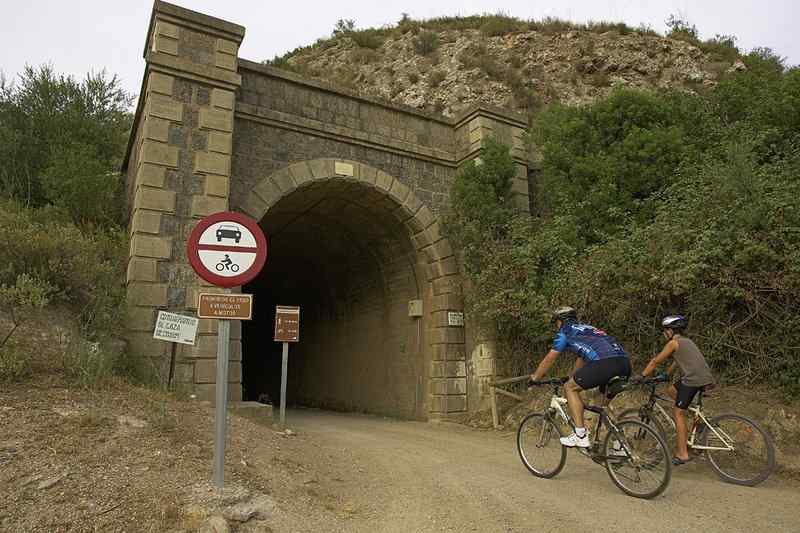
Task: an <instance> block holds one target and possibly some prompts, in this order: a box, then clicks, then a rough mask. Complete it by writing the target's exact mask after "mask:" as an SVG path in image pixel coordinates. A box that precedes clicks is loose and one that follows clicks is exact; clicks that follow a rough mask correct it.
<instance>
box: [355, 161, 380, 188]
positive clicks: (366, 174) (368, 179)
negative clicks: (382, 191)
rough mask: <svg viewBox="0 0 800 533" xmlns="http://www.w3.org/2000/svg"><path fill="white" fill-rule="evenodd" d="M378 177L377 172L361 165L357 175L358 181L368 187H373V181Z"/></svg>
mask: <svg viewBox="0 0 800 533" xmlns="http://www.w3.org/2000/svg"><path fill="white" fill-rule="evenodd" d="M377 177H378V171H377V170H376V169H375V168H373V167H369V166H365V165H362V166H361V168H360V169H359V173H358V181H360V182H362V183H364V184H366V185H368V186H370V187H374V186H375V180H376V179H377Z"/></svg>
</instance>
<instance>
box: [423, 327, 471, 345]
mask: <svg viewBox="0 0 800 533" xmlns="http://www.w3.org/2000/svg"><path fill="white" fill-rule="evenodd" d="M427 338H428V339H429V340H430V342H431V343H432V344H451V343H462V342H464V328H462V327H458V326H453V327H442V328H433V329H429V330H428V334H427Z"/></svg>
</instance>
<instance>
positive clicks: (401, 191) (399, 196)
mask: <svg viewBox="0 0 800 533" xmlns="http://www.w3.org/2000/svg"><path fill="white" fill-rule="evenodd" d="M410 192H411V189H409V188H408V186H407V185H406V184H405V183H403V182H401V181H400V180H394V181H393V182H392V188H391V189H389V196H391V197H392V198H394V199H395V200H396V201H397V203H398V204H399V205H403V204H404V203H405V201H406V198H408V195H409V193H410Z"/></svg>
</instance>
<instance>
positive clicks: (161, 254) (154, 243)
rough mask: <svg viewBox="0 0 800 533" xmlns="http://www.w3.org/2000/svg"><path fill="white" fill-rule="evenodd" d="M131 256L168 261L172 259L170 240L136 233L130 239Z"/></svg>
mask: <svg viewBox="0 0 800 533" xmlns="http://www.w3.org/2000/svg"><path fill="white" fill-rule="evenodd" d="M131 255H135V256H139V257H152V258H155V259H169V258H170V257H172V239H170V238H167V237H156V236H154V235H143V234H141V233H136V234H134V235H133V237H132V238H131Z"/></svg>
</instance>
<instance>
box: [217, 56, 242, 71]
mask: <svg viewBox="0 0 800 533" xmlns="http://www.w3.org/2000/svg"><path fill="white" fill-rule="evenodd" d="M214 64H215V65H216V66H217V67H219V68H221V69H225V70H231V71H233V72H236V69H237V61H236V56H232V55H230V54H223V53H221V52H217V53H216V54H215V55H214Z"/></svg>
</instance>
